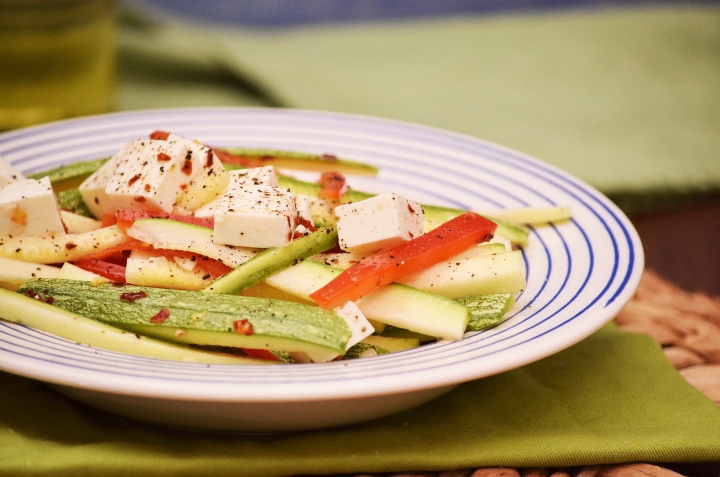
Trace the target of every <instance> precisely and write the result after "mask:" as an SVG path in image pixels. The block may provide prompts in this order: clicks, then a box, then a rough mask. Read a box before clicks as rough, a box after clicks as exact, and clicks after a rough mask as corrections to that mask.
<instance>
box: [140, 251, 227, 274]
mask: <svg viewBox="0 0 720 477" xmlns="http://www.w3.org/2000/svg"><path fill="white" fill-rule="evenodd" d="M150 250H152V252H154V253H157V254H158V255H162V256H164V257H166V258H168V259H171V260H172V259H173V257H180V258H189V259H192V260H193V261H194V262H195V265H196V266H197V267H199V268H200V269H201V270H203V271H204V272H205V273H208V274H210V276H211V277H212V278H213V279H215V278H218V277H219V276H221V275H225V274H226V273H227V272H229V271H230V270H232V267H230V266H228V265H225V264H224V263H222V262H219V261H217V260H214V259H212V258H209V257H206V256H204V255H198V254H196V253H192V252H186V251H184V250H169V249H164V248H150Z"/></svg>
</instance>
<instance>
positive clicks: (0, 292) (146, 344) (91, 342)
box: [0, 288, 271, 364]
mask: <svg viewBox="0 0 720 477" xmlns="http://www.w3.org/2000/svg"><path fill="white" fill-rule="evenodd" d="M0 318H2V319H3V320H6V321H9V322H11V323H16V324H19V325H23V326H28V327H30V328H34V329H37V330H41V331H44V332H47V333H51V334H53V335H56V336H59V337H61V338H65V339H68V340H72V341H74V342H77V343H80V344H83V345H87V346H91V347H95V348H102V349H106V350H110V351H117V352H122V353H129V354H134V355H136V356H144V357H148V358H156V359H166V360H174V361H184V362H195V363H218V364H270V363H271V361H266V360H260V359H255V358H248V357H244V356H237V355H233V354H226V353H214V352H210V351H202V350H197V349H193V348H189V347H187V346H180V345H176V344H172V343H168V342H165V341H161V340H157V339H154V338H148V337H146V336H141V335H138V334H136V333H132V332H128V331H123V330H121V329H119V328H117V327H115V326H110V325H106V324H104V323H100V322H98V321H97V320H93V319H90V318H87V317H84V316H81V315H78V314H76V313H72V312H69V311H66V310H63V309H60V308H57V307H55V306H52V305H49V304H47V303H44V302H43V301H39V300H38V299H35V298H30V297H28V296H25V295H23V294H20V293H15V292H12V291H9V290H5V289H2V288H0Z"/></svg>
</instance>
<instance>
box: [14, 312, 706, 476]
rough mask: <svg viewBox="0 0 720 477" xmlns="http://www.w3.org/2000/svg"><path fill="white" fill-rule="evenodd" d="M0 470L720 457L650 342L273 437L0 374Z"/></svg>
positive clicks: (579, 348)
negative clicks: (127, 414) (93, 404)
mask: <svg viewBox="0 0 720 477" xmlns="http://www.w3.org/2000/svg"><path fill="white" fill-rule="evenodd" d="M0 403H2V405H1V406H0V475H2V476H6V475H7V476H13V477H23V476H41V475H52V476H56V477H59V476H72V477H83V476H97V475H102V476H106V477H112V476H119V475H143V476H145V475H147V476H163V475H167V476H170V475H172V476H179V475H182V476H225V475H227V476H231V475H232V476H264V477H270V476H280V475H295V474H333V473H351V472H390V471H411V470H424V471H428V470H442V469H461V468H472V467H478V466H512V467H524V466H527V467H532V466H573V465H584V464H600V463H621V462H632V461H643V462H677V463H680V462H682V463H688V462H713V461H720V409H718V408H717V407H716V406H715V405H714V404H713V403H712V402H711V401H710V400H708V399H707V398H705V397H704V396H703V395H701V394H700V393H699V392H698V391H696V390H695V389H694V388H692V387H691V386H689V385H688V384H687V383H686V382H685V381H684V379H683V378H682V377H681V376H680V375H679V373H677V372H676V371H675V370H674V369H673V368H672V366H671V365H670V364H669V363H668V361H667V360H666V359H665V358H664V354H663V353H662V351H661V349H660V347H659V346H658V345H657V344H656V343H655V342H654V341H652V340H651V339H650V338H649V337H647V336H644V335H635V334H629V333H623V332H618V331H617V329H616V328H615V326H614V325H608V326H606V327H605V328H603V329H602V330H600V331H599V332H597V333H596V334H594V335H592V336H591V337H589V338H587V339H585V340H584V341H582V342H580V343H579V344H577V345H575V346H572V347H571V348H569V349H567V350H565V351H562V352H560V353H558V354H556V355H554V356H552V357H549V358H546V359H544V360H541V361H539V362H536V363H534V364H531V365H528V366H525V367H523V368H519V369H516V370H513V371H509V372H506V373H502V374H499V375H496V376H492V377H488V378H485V379H481V380H478V381H474V382H470V383H467V384H464V385H461V386H459V387H458V388H456V389H455V390H453V391H452V392H450V393H449V394H446V395H445V396H443V397H440V398H438V399H436V400H434V401H432V402H430V403H428V404H426V405H423V406H421V407H418V408H415V409H412V410H410V411H406V412H404V413H401V414H398V415H395V416H392V417H389V418H385V419H381V420H378V421H375V422H371V423H367V424H362V425H357V426H353V427H347V428H342V429H334V430H323V431H313V432H306V433H296V434H290V435H277V436H268V437H246V436H245V437H244V436H233V435H212V434H202V433H190V432H182V431H175V430H168V429H163V428H159V427H154V426H150V425H145V424H140V423H137V422H133V421H130V420H127V419H124V418H121V417H116V416H112V415H110V414H106V413H104V412H101V411H97V410H94V409H91V408H88V407H85V406H83V405H81V404H78V403H75V402H73V401H70V400H68V399H67V398H65V397H63V396H61V395H58V394H56V393H54V392H53V391H51V390H50V389H48V388H46V387H45V386H44V385H42V384H40V383H37V382H35V381H32V380H29V379H25V378H20V377H16V376H11V375H9V374H0Z"/></svg>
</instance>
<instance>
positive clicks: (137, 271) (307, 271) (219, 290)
mask: <svg viewBox="0 0 720 477" xmlns="http://www.w3.org/2000/svg"><path fill="white" fill-rule="evenodd" d="M294 171H302V174H297V173H296V174H294V175H293V172H294ZM377 172H378V171H377V168H375V167H374V166H371V165H368V164H364V163H360V162H356V161H353V160H349V159H344V158H339V157H336V156H334V155H331V154H324V155H313V154H305V153H302V152H295V151H274V150H251V149H220V148H215V147H210V146H207V145H205V144H203V143H202V142H200V141H198V140H195V139H194V138H185V137H181V136H179V135H177V134H173V133H168V132H164V131H155V132H153V133H151V134H150V135H149V136H148V137H146V138H138V139H136V140H134V141H131V142H130V143H128V144H127V145H126V146H125V147H123V148H122V149H121V150H119V151H117V153H116V154H115V155H114V156H112V157H111V158H104V159H97V160H93V161H87V162H81V163H74V164H70V165H66V166H62V167H59V168H56V169H53V170H49V171H45V172H43V173H37V174H32V175H28V176H25V175H24V174H22V173H21V172H20V171H18V170H16V169H15V168H14V167H13V166H12V165H11V164H10V163H8V162H6V161H3V160H2V159H1V158H0V287H1V288H0V319H3V320H6V321H10V322H14V323H19V324H22V325H26V326H30V327H33V328H37V329H41V330H44V331H47V332H49V333H54V334H57V335H59V336H62V337H63V338H66V339H70V340H74V341H76V342H78V343H81V344H83V345H87V346H96V347H101V348H106V349H111V350H115V351H121V352H125V353H130V354H136V355H141V356H149V357H154V358H160V359H173V360H178V359H179V360H185V361H195V362H207V363H242V364H280V363H318V362H328V361H333V360H341V359H354V358H361V357H372V356H377V355H380V354H384V353H390V352H396V351H402V350H406V349H410V348H413V347H417V346H421V345H423V344H426V343H431V342H436V341H438V340H460V339H462V338H463V335H464V334H465V333H466V332H469V331H470V332H472V331H480V330H483V329H486V328H489V327H492V326H495V325H497V324H498V323H500V322H502V320H503V319H504V317H506V316H507V315H508V313H509V311H510V310H511V308H512V307H513V305H514V303H515V298H516V296H517V294H518V293H520V292H521V291H522V290H523V289H524V287H525V276H526V274H525V268H524V260H523V256H522V251H521V249H522V247H524V246H526V245H527V241H528V237H529V228H528V227H527V226H528V225H542V224H544V223H548V222H556V221H562V220H567V219H568V218H569V216H570V211H569V209H568V208H566V207H551V208H543V209H532V208H528V209H515V210H503V211H495V212H488V211H485V212H479V211H464V210H458V209H452V208H446V207H439V206H434V205H430V204H420V203H417V202H415V201H413V200H411V199H409V198H407V197H403V196H401V195H399V194H395V193H386V194H370V193H366V192H361V191H358V190H355V189H353V188H352V187H351V185H352V176H353V175H366V176H367V175H371V176H372V175H375V174H377ZM298 175H300V176H304V177H306V178H305V179H303V180H301V179H298V178H297V176H298ZM308 176H309V177H312V178H313V179H312V180H308V179H307V177H308Z"/></svg>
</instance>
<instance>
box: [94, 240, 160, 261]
mask: <svg viewBox="0 0 720 477" xmlns="http://www.w3.org/2000/svg"><path fill="white" fill-rule="evenodd" d="M149 249H151V247H150V245H148V244H146V243H145V242H141V241H140V240H136V239H134V238H128V239H127V241H126V242H123V243H121V244H118V245H115V246H114V247H110V248H109V249H107V250H103V251H102V252H94V253H89V254H87V255H83V256H82V258H81V260H86V261H87V260H104V261H109V260H110V259H111V258H112V257H116V256H121V255H123V252H129V251H132V250H149Z"/></svg>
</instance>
